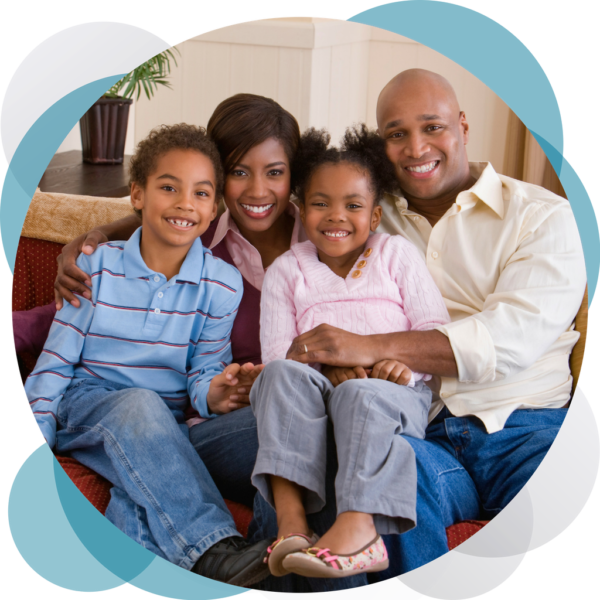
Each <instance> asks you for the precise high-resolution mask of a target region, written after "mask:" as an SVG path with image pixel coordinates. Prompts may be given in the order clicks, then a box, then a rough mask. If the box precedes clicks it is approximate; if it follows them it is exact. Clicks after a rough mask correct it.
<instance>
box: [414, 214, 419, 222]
mask: <svg viewBox="0 0 600 600" xmlns="http://www.w3.org/2000/svg"><path fill="white" fill-rule="evenodd" d="M420 218H421V217H419V215H415V216H414V217H413V219H414V220H415V221H418V220H419V219H420Z"/></svg>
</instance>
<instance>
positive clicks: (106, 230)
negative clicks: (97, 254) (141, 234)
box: [94, 214, 142, 241]
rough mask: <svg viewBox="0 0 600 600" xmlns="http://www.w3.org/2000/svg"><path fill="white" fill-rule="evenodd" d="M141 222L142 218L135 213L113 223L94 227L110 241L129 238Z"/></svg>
mask: <svg viewBox="0 0 600 600" xmlns="http://www.w3.org/2000/svg"><path fill="white" fill-rule="evenodd" d="M141 224H142V221H141V220H140V218H139V217H138V216H137V215H136V214H133V215H129V216H128V217H123V218H122V219H119V220H118V221H114V222H113V223H107V224H106V225H100V226H99V227H94V229H97V230H98V231H101V232H102V233H103V234H104V235H105V236H106V237H107V238H108V239H109V240H110V241H116V240H128V239H129V238H130V237H131V236H132V235H133V232H134V231H135V230H136V229H137V228H138V227H139V226H140V225H141Z"/></svg>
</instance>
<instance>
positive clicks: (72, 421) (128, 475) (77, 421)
mask: <svg viewBox="0 0 600 600" xmlns="http://www.w3.org/2000/svg"><path fill="white" fill-rule="evenodd" d="M57 419H58V433H57V441H56V449H57V451H58V452H60V453H63V452H70V453H71V456H73V457H74V458H76V459H77V460H78V461H79V462H81V463H83V464H84V465H86V466H88V467H89V468H91V469H93V470H94V471H96V472H97V473H99V474H100V475H102V476H103V477H105V478H106V479H108V480H109V481H110V482H111V483H112V484H113V486H114V487H113V488H112V489H111V499H110V503H109V505H108V508H107V511H106V517H107V518H108V519H109V520H110V521H111V522H112V523H113V524H114V525H116V526H117V527H118V528H119V529H120V530H121V531H123V532H124V533H126V534H127V535H128V536H129V537H131V538H132V539H134V540H135V541H136V542H138V543H139V544H141V545H142V546H144V547H145V548H147V549H148V550H150V551H152V552H154V553H155V554H157V555H158V556H160V557H162V558H165V559H166V560H168V561H170V562H172V563H174V564H176V565H179V566H181V567H183V568H184V569H188V570H189V569H191V568H192V567H193V566H194V564H195V563H196V561H197V560H198V559H199V558H200V556H201V555H202V554H203V553H204V551H205V550H207V549H208V548H210V547H211V546H213V545H214V544H216V543H217V542H218V541H220V540H221V539H223V538H226V537H230V536H239V533H238V532H237V531H236V529H235V524H234V522H233V519H232V517H231V514H230V513H229V511H228V510H227V507H226V506H225V503H224V501H223V498H222V497H221V494H220V493H219V491H218V490H217V488H216V486H215V484H214V483H213V481H212V479H211V477H210V474H209V473H208V471H207V469H206V467H205V466H204V464H203V463H202V461H201V460H200V458H199V457H198V454H197V453H196V451H195V450H194V448H193V446H192V445H191V444H190V441H189V437H188V429H187V426H186V425H185V420H184V416H183V413H182V411H181V410H180V409H179V408H178V407H177V406H175V405H174V404H171V403H168V402H167V401H165V400H163V399H162V398H161V397H160V396H159V395H158V394H156V393H155V392H152V391H150V390H145V389H139V388H128V387H126V386H124V385H121V384H118V383H113V382H110V381H106V380H100V379H83V380H78V381H76V382H74V383H72V384H71V386H70V387H69V389H68V390H67V391H66V393H65V395H64V396H63V398H62V400H61V402H60V404H59V408H58V415H57Z"/></svg>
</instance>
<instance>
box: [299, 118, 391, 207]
mask: <svg viewBox="0 0 600 600" xmlns="http://www.w3.org/2000/svg"><path fill="white" fill-rule="evenodd" d="M330 141H331V136H330V135H329V133H327V131H326V130H325V129H315V128H313V127H311V128H310V129H307V130H306V131H305V132H304V133H303V134H302V137H301V138H300V145H299V147H298V152H297V153H296V160H295V161H294V163H293V165H292V171H293V173H294V187H293V189H292V191H293V193H294V194H295V195H296V196H297V197H298V199H299V200H300V202H304V195H305V193H306V190H307V188H308V186H309V185H310V180H311V177H312V175H313V173H314V172H315V171H316V169H317V168H318V167H320V166H321V165H324V164H339V163H344V162H345V163H349V164H352V165H356V166H357V167H359V168H360V169H362V170H364V171H365V172H366V173H367V174H368V175H369V179H370V186H369V187H370V189H371V191H372V192H373V195H374V197H375V205H377V204H378V203H379V202H380V201H381V199H382V198H383V194H384V193H385V192H394V191H396V190H397V188H398V181H397V180H396V173H395V170H394V166H393V165H392V163H391V162H390V161H389V159H388V157H387V156H386V153H385V141H384V140H383V139H382V138H381V137H379V135H378V134H377V133H376V132H375V131H370V130H369V129H368V128H367V126H366V125H365V124H364V123H361V124H359V125H355V126H354V127H349V128H348V129H346V133H344V137H343V138H342V139H341V142H340V147H339V148H335V147H330V146H329V142H330Z"/></svg>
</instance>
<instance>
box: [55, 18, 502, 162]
mask: <svg viewBox="0 0 600 600" xmlns="http://www.w3.org/2000/svg"><path fill="white" fill-rule="evenodd" d="M178 49H179V51H180V53H181V54H180V56H178V57H177V62H178V66H177V67H175V68H174V70H173V72H172V76H171V84H172V89H166V88H160V89H159V90H157V92H156V94H155V96H154V98H153V99H152V100H150V101H149V100H147V99H146V98H145V97H141V98H140V100H139V101H137V102H135V103H134V113H133V115H132V117H133V118H132V119H130V128H132V129H133V131H132V132H130V133H129V134H128V142H127V145H128V147H127V150H126V151H127V152H128V153H129V152H131V150H132V148H133V144H134V142H135V143H137V142H139V141H140V140H141V139H143V138H144V137H145V136H146V135H147V134H148V132H149V131H150V129H152V128H153V127H156V126H157V125H160V124H163V123H166V124H172V123H179V122H188V123H196V124H200V125H206V123H207V121H208V118H209V117H210V115H211V114H212V112H213V110H214V109H215V107H216V106H217V104H219V102H221V100H223V99H225V98H227V97H228V96H230V95H232V94H235V93H238V92H250V93H255V94H261V95H263V96H269V97H271V98H273V99H275V100H276V101H277V102H279V103H280V104H281V105H282V106H283V107H284V108H286V109H287V110H289V111H290V112H291V113H292V114H293V115H294V116H295V117H296V118H297V119H298V122H299V123H300V127H301V129H304V128H306V127H309V126H314V127H326V128H328V129H329V131H330V132H331V134H332V139H333V141H334V142H336V141H337V140H338V139H339V138H340V137H341V135H342V134H343V132H344V129H345V128H346V126H348V125H351V124H353V123H357V122H366V123H367V124H368V125H369V126H370V127H376V122H375V106H376V102H377V96H378V94H379V91H380V90H381V88H382V87H383V86H384V85H385V83H387V81H389V79H390V78H391V77H392V76H393V75H395V74H396V73H398V72H400V71H402V70H404V69H408V68H411V67H422V68H426V69H430V70H432V71H436V72H438V73H440V74H442V75H444V76H445V77H447V78H448V79H449V80H450V82H451V83H452V85H453V86H454V88H455V89H456V92H457V95H458V98H459V102H460V104H461V108H462V109H463V110H464V111H465V112H466V114H467V119H468V121H469V124H470V126H471V130H470V131H471V136H470V141H469V148H468V149H469V157H470V159H471V160H490V161H491V162H492V163H493V164H494V166H495V167H496V169H497V170H498V171H502V170H503V160H504V147H505V142H506V130H507V123H508V112H509V111H508V107H507V106H506V105H505V104H504V102H502V101H501V100H500V99H499V98H498V97H497V96H496V95H495V94H494V93H493V92H492V91H490V90H489V89H488V88H487V87H486V86H485V85H484V84H483V83H481V82H480V81H479V80H478V79H477V78H476V77H474V76H473V75H471V74H470V73H469V72H468V71H466V70H465V69H463V68H462V67H460V66H459V65H457V64H456V63H454V62H452V61H451V60H449V59H448V58H446V57H444V56H443V55H441V54H438V53H437V52H435V51H434V50H431V49H430V48H428V47H426V46H423V45H422V44H418V43H416V42H414V41H412V40H409V39H408V38H404V37H401V36H399V35H396V34H393V33H390V32H387V31H383V30H380V29H376V28H372V27H369V26H366V25H361V24H358V23H349V22H346V21H334V20H326V19H311V18H301V19H300V18H299V19H271V20H268V21H255V22H252V23H244V24H241V25H235V26H232V27H226V28H224V29H220V30H217V31H212V32H210V33H206V34H203V35H201V36H198V37H196V38H192V39H191V40H188V41H186V42H184V43H182V44H179V46H178ZM78 136H79V132H78V130H77V131H76V134H75V130H74V131H73V132H72V134H70V138H67V140H65V144H66V143H67V141H69V140H70V143H71V144H75V145H77V144H78V143H79V139H78ZM65 144H63V146H65ZM79 147H80V146H79ZM62 149H63V147H62V146H61V150H62ZM65 149H66V148H65ZM69 149H70V148H69Z"/></svg>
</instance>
